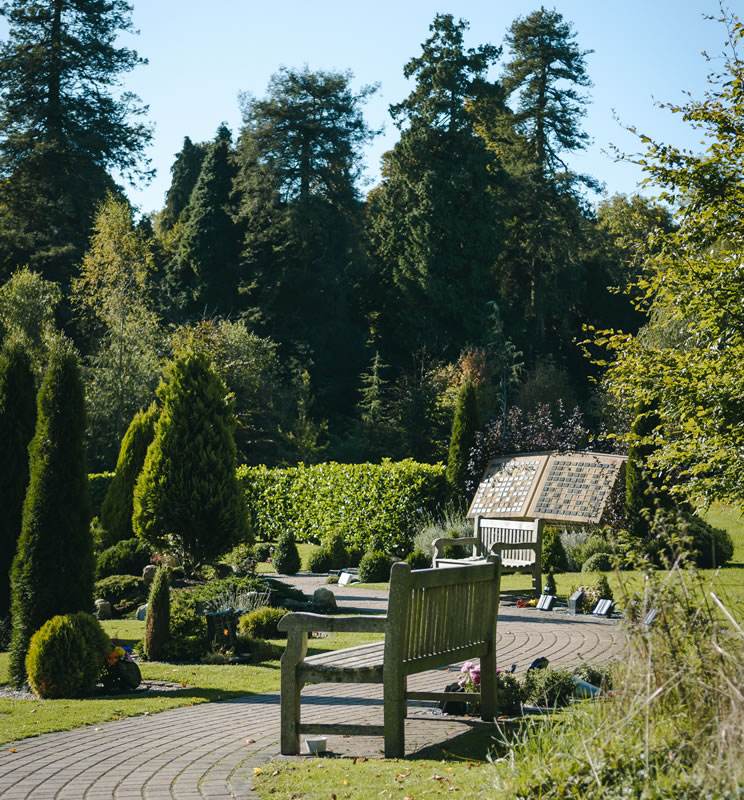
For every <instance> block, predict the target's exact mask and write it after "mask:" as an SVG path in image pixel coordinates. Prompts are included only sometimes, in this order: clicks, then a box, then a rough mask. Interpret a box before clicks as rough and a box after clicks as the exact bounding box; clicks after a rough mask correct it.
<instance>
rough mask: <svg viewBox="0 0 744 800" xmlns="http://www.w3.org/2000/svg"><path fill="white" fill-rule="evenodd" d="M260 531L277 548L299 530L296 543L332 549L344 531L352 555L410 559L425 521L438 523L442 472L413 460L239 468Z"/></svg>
mask: <svg viewBox="0 0 744 800" xmlns="http://www.w3.org/2000/svg"><path fill="white" fill-rule="evenodd" d="M238 477H239V479H240V481H241V482H242V486H243V488H244V490H245V496H246V502H247V504H248V508H249V511H250V515H251V518H252V520H253V522H254V525H255V529H256V532H257V534H258V535H260V536H261V538H262V539H269V540H275V539H276V538H277V537H278V536H279V534H280V533H281V532H282V531H283V530H284V529H285V528H292V530H294V532H295V536H296V537H297V541H300V542H306V541H314V542H318V541H321V542H323V541H325V540H326V539H327V537H328V535H329V534H331V533H333V532H334V531H338V532H340V533H341V534H342V535H343V538H344V542H345V545H346V547H347V548H351V547H357V548H360V549H362V550H364V551H365V552H366V551H370V550H381V549H383V548H385V549H387V550H388V551H389V552H391V553H396V554H399V555H404V554H405V553H408V552H410V551H411V547H412V543H413V537H414V535H415V533H416V531H417V530H418V527H419V525H420V521H421V516H422V514H426V513H428V514H429V515H431V516H432V517H434V516H437V515H438V514H439V511H440V509H441V508H443V507H444V506H445V505H446V500H447V493H448V485H447V480H446V477H445V474H444V467H443V466H442V465H441V464H433V465H432V464H418V463H416V462H415V461H411V460H407V461H400V462H396V463H393V462H390V461H383V462H382V463H381V464H335V463H327V464H317V465H314V466H309V467H308V466H303V465H298V466H297V467H291V468H289V469H268V468H267V467H263V466H259V467H246V466H242V467H239V468H238Z"/></svg>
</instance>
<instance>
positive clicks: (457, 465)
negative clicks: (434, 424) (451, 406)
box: [446, 380, 480, 504]
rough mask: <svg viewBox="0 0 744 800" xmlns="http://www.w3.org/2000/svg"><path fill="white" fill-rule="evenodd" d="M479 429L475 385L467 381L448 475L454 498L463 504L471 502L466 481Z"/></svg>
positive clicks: (455, 424) (458, 410)
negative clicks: (472, 448)
mask: <svg viewBox="0 0 744 800" xmlns="http://www.w3.org/2000/svg"><path fill="white" fill-rule="evenodd" d="M479 427H480V422H479V419H478V397H477V393H476V389H475V384H474V383H473V382H472V381H470V380H466V381H465V382H464V383H463V384H462V386H461V387H460V391H459V393H458V395H457V406H456V408H455V418H454V420H453V422H452V435H451V437H450V446H449V457H448V458H447V473H446V474H447V482H448V483H449V485H450V487H451V491H452V496H453V498H454V499H455V500H457V501H459V502H462V503H463V504H465V503H468V502H469V500H470V498H469V497H468V494H467V492H466V490H465V480H466V478H467V474H468V458H469V456H470V448H471V447H472V446H473V443H474V442H475V434H476V431H477V430H478V428H479Z"/></svg>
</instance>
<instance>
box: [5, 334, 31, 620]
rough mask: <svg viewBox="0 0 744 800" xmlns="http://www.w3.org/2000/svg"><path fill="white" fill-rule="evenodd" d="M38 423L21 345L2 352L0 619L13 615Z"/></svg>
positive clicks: (26, 364) (28, 373) (26, 357)
mask: <svg viewBox="0 0 744 800" xmlns="http://www.w3.org/2000/svg"><path fill="white" fill-rule="evenodd" d="M35 424H36V389H35V387H34V374H33V370H32V368H31V358H30V357H29V355H28V353H27V352H26V351H25V349H24V348H23V347H21V346H20V345H19V344H12V343H11V344H9V345H6V346H5V347H4V348H3V351H2V353H0V453H2V456H1V457H0V497H2V506H3V508H2V513H0V619H4V618H5V617H7V616H8V614H9V613H10V567H11V565H12V563H13V556H14V555H15V552H16V544H17V542H18V537H19V535H20V533H21V517H22V513H23V498H24V497H25V495H26V487H27V486H28V444H29V442H30V441H31V437H32V436H33V435H34V426H35Z"/></svg>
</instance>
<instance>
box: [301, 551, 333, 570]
mask: <svg viewBox="0 0 744 800" xmlns="http://www.w3.org/2000/svg"><path fill="white" fill-rule="evenodd" d="M332 563H333V559H332V558H331V551H330V550H329V549H328V548H327V547H325V546H323V547H318V548H316V549H315V550H313V551H312V552H311V553H310V555H309V556H308V559H307V568H308V570H309V571H310V572H328V571H329V570H331V569H333V568H332V567H331V564H332Z"/></svg>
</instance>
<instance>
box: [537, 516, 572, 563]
mask: <svg viewBox="0 0 744 800" xmlns="http://www.w3.org/2000/svg"><path fill="white" fill-rule="evenodd" d="M540 569H541V570H542V571H543V572H547V571H548V570H550V569H552V570H554V571H555V572H567V571H568V557H567V556H566V548H565V547H564V546H563V542H562V541H561V533H560V531H559V530H558V529H557V528H551V527H548V526H546V527H545V529H544V530H543V543H542V555H541V556H540Z"/></svg>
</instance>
